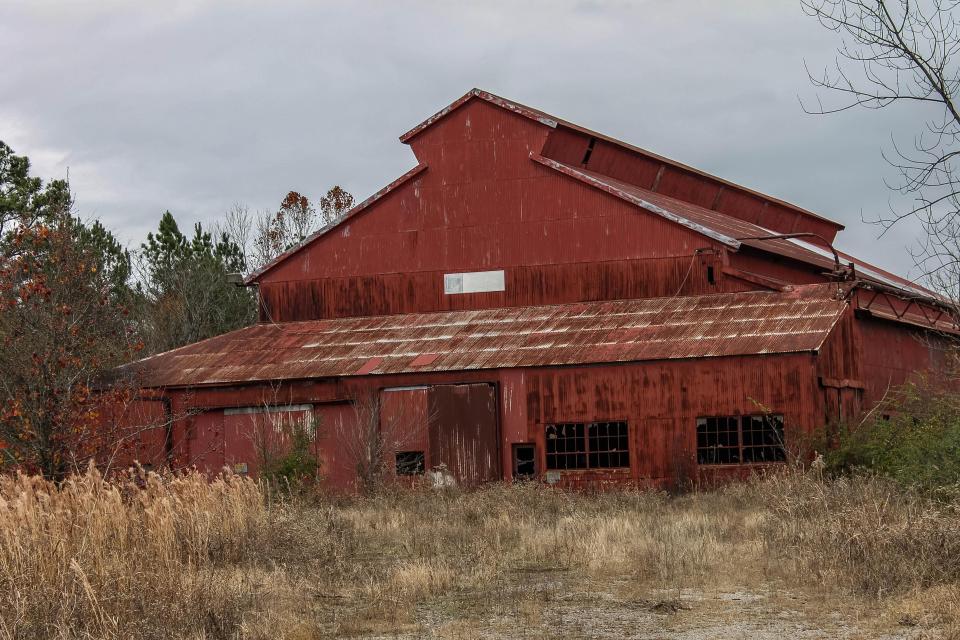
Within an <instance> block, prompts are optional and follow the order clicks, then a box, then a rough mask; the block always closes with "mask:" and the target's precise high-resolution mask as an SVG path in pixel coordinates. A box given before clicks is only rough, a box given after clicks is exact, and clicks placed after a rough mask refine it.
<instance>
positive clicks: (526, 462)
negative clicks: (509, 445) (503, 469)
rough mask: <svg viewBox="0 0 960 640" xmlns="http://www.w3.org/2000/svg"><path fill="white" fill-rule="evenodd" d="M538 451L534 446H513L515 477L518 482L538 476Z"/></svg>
mask: <svg viewBox="0 0 960 640" xmlns="http://www.w3.org/2000/svg"><path fill="white" fill-rule="evenodd" d="M536 453H537V450H536V448H535V447H534V445H532V444H515V445H513V477H514V478H515V479H518V480H525V479H528V478H533V477H534V476H536V475H537V461H536Z"/></svg>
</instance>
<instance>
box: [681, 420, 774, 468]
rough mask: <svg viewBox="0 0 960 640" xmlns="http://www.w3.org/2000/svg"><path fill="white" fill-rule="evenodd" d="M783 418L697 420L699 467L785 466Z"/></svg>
mask: <svg viewBox="0 0 960 640" xmlns="http://www.w3.org/2000/svg"><path fill="white" fill-rule="evenodd" d="M786 459H787V453H786V449H785V447H784V436H783V416H781V415H754V416H739V417H738V416H716V417H708V418H697V463H698V464H762V463H766V462H784V461H785V460H786Z"/></svg>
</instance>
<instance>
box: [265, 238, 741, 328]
mask: <svg viewBox="0 0 960 640" xmlns="http://www.w3.org/2000/svg"><path fill="white" fill-rule="evenodd" d="M707 265H714V266H716V265H717V261H716V259H715V256H712V255H710V254H702V255H699V256H695V257H694V256H680V257H676V258H650V259H646V260H617V261H610V262H592V263H576V264H554V265H538V266H517V267H507V268H506V269H504V271H505V280H506V282H505V284H506V287H505V290H504V291H500V292H491V293H471V294H462V295H447V294H445V293H444V290H443V276H444V274H445V273H448V272H447V271H430V272H420V273H408V274H386V275H380V276H355V277H344V278H324V279H310V280H299V281H295V282H267V283H263V284H261V285H260V300H261V304H262V305H263V308H264V320H272V321H274V322H287V321H298V320H316V319H321V318H349V317H355V316H373V315H394V314H400V313H415V312H417V311H456V310H466V309H490V308H496V307H518V306H531V305H543V304H550V303H556V302H586V301H595V300H623V299H631V298H658V297H664V296H672V295H676V294H680V295H698V294H700V295H702V294H708V293H717V292H720V291H731V290H732V291H736V290H738V289H736V288H734V287H736V285H735V284H733V283H721V282H717V283H715V284H710V283H709V282H708V281H707V270H706V267H707ZM491 266H492V265H491ZM715 273H716V274H717V275H716V277H717V278H718V279H719V278H720V277H721V275H722V274H720V271H719V266H717V269H716V271H715ZM749 289H756V287H755V286H752V287H749ZM744 290H746V289H744Z"/></svg>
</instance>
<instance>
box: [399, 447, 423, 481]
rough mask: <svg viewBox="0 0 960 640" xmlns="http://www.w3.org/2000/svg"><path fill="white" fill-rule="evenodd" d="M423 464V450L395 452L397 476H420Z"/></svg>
mask: <svg viewBox="0 0 960 640" xmlns="http://www.w3.org/2000/svg"><path fill="white" fill-rule="evenodd" d="M423 466H424V464H423V451H398V452H397V475H398V476H422V475H423Z"/></svg>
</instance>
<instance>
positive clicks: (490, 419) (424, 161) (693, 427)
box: [131, 89, 955, 488]
mask: <svg viewBox="0 0 960 640" xmlns="http://www.w3.org/2000/svg"><path fill="white" fill-rule="evenodd" d="M400 140H401V141H402V142H403V143H405V144H407V145H409V146H410V147H411V149H412V150H413V153H414V155H415V156H416V159H417V165H416V166H415V167H414V168H413V169H411V170H410V171H408V172H407V173H406V174H404V175H403V176H401V177H400V178H398V179H397V180H396V181H394V182H393V183H391V184H390V185H389V186H387V187H385V188H384V189H383V190H381V191H380V192H378V193H377V194H375V195H373V196H372V197H370V198H369V199H367V200H366V201H364V202H363V203H361V204H359V205H358V206H356V207H354V208H353V210H351V211H350V212H349V213H348V214H347V215H346V216H345V217H344V218H343V219H341V220H340V221H339V222H337V223H336V224H333V225H330V226H328V227H327V228H324V229H322V230H321V231H319V232H317V233H316V234H314V235H313V236H311V237H310V238H308V239H307V240H306V241H304V242H303V243H302V244H300V245H299V246H297V247H295V248H294V249H291V250H290V251H287V252H286V253H285V254H283V255H282V256H280V257H279V258H277V259H276V260H275V261H273V262H271V263H270V264H268V265H267V266H265V267H264V268H262V269H260V270H259V271H257V272H255V273H253V274H251V275H250V276H249V278H248V279H247V284H248V285H249V286H254V287H256V288H257V291H258V295H259V300H260V322H259V324H257V325H255V326H252V327H249V328H246V329H241V330H239V331H235V332H232V333H229V334H226V335H222V336H218V337H215V338H211V339H208V340H205V341H202V342H199V343H196V344H192V345H188V346H185V347H182V348H180V349H176V350H174V351H170V352H167V353H162V354H159V355H156V356H153V357H151V358H147V359H145V360H143V361H140V362H138V363H135V365H133V366H132V367H131V369H132V370H134V371H136V372H137V374H138V375H139V376H140V378H139V380H140V384H141V385H142V387H143V388H144V391H143V394H142V396H141V397H142V398H143V400H142V402H141V404H140V405H139V409H138V410H139V411H140V412H141V413H143V414H152V415H155V416H158V417H162V416H168V417H169V420H168V421H167V422H166V424H165V426H164V427H163V428H158V429H156V430H154V431H153V432H152V433H148V434H147V435H145V436H144V437H143V438H142V443H141V447H142V448H141V451H140V457H141V458H142V459H144V460H149V461H152V462H154V463H160V462H173V463H175V464H196V465H198V466H201V467H204V468H208V469H211V470H215V469H219V468H221V467H223V466H224V465H227V466H233V467H235V468H237V469H240V470H246V471H248V472H251V473H253V472H256V470H257V465H258V463H259V458H258V455H257V451H258V444H257V443H258V438H262V437H263V436H262V435H260V436H258V435H257V434H258V433H259V434H262V433H265V432H270V430H271V428H274V427H275V425H276V424H279V423H281V422H282V420H278V418H281V417H288V418H289V417H301V418H308V419H309V420H310V421H311V422H312V424H313V425H314V427H315V430H316V443H315V447H316V455H317V456H318V457H319V461H320V468H321V474H322V476H323V477H324V478H325V479H326V482H328V483H329V484H330V485H331V486H334V487H344V488H346V487H349V486H351V485H352V484H353V483H354V482H356V464H357V460H355V459H354V458H355V456H356V443H355V442H351V439H352V438H354V437H355V434H357V433H360V432H362V431H363V430H364V429H365V428H366V426H368V425H366V423H367V422H369V421H371V420H373V421H375V422H377V423H378V424H379V429H380V433H381V434H382V435H383V437H384V440H385V442H386V444H387V451H386V452H385V453H384V455H385V456H386V458H387V461H388V463H389V468H390V469H391V471H393V470H394V469H395V470H396V473H398V474H400V475H407V474H419V473H422V472H424V471H425V470H430V469H433V468H436V467H440V466H441V465H442V466H443V467H444V468H445V469H446V470H447V472H448V473H449V474H450V475H452V476H453V477H454V478H455V479H456V480H457V481H458V482H461V483H467V484H475V483H480V482H486V481H493V480H510V479H511V478H517V477H534V478H539V479H543V480H545V481H547V482H551V483H560V484H562V485H572V486H583V485H586V484H605V483H612V482H634V483H650V484H656V485H665V484H671V483H673V482H675V481H677V480H678V479H684V478H686V479H703V478H709V477H713V476H715V475H717V474H718V473H720V474H722V473H724V472H725V471H728V470H733V471H735V472H737V473H742V472H743V470H744V469H749V468H753V467H755V466H758V465H770V464H780V463H782V462H783V461H784V459H785V458H786V457H787V456H788V455H789V452H790V450H791V446H792V445H796V444H798V443H799V442H801V441H802V440H803V439H804V437H805V434H810V433H811V432H813V431H814V430H816V429H818V428H820V427H823V426H824V425H828V424H831V423H837V422H840V421H845V420H851V419H853V418H855V417H856V416H858V415H860V414H861V413H862V412H863V411H864V410H865V409H866V408H868V407H870V406H872V405H874V404H875V403H876V402H877V401H878V400H879V399H880V398H881V397H882V396H883V394H884V393H885V392H886V390H887V389H889V388H890V387H892V386H895V385H898V384H901V383H903V382H904V381H906V380H907V379H908V378H909V377H910V376H911V375H913V374H915V373H917V372H921V371H925V370H930V369H937V368H939V367H940V366H941V361H942V360H943V357H942V354H941V351H939V350H938V349H936V348H935V347H934V346H933V343H932V342H931V341H930V340H927V339H923V336H930V335H933V334H934V333H935V332H937V331H952V330H953V329H954V327H955V323H954V318H953V317H952V316H951V314H950V312H949V310H948V308H946V307H945V306H944V305H943V304H942V303H941V302H940V300H939V299H938V298H937V297H936V296H935V295H933V294H932V293H930V292H929V291H926V290H924V289H922V288H921V287H918V286H917V285H915V284H913V283H911V282H909V281H907V280H904V279H902V278H899V277H897V276H894V275H892V274H889V273H886V272H884V271H882V270H880V269H877V268H875V267H872V266H869V265H867V264H865V263H863V262H862V261H859V260H857V259H855V258H853V257H851V256H849V255H845V254H842V253H839V252H836V251H834V250H833V248H832V244H833V242H834V240H835V238H836V236H837V233H838V232H840V231H841V230H842V229H843V226H842V225H840V224H838V223H836V222H833V221H831V220H828V219H826V218H823V217H821V216H819V215H816V214H814V213H811V212H809V211H805V210H804V209H801V208H799V207H796V206H794V205H791V204H789V203H786V202H782V201H780V200H777V199H775V198H771V197H769V196H765V195H763V194H760V193H757V192H755V191H752V190H750V189H747V188H744V187H741V186H739V185H736V184H733V183H730V182H727V181H725V180H722V179H720V178H717V177H714V176H711V175H708V174H706V173H703V172H701V171H698V170H696V169H693V168H691V167H687V166H685V165H682V164H680V163H677V162H674V161H672V160H669V159H667V158H663V157H660V156H657V155H655V154H652V153H650V152H648V151H645V150H643V149H640V148H637V147H634V146H632V145H629V144H627V143H624V142H620V141H618V140H614V139H612V138H610V137H608V136H604V135H602V134H600V133H597V132H595V131H591V130H589V129H585V128H583V127H580V126H578V125H575V124H572V123H569V122H565V121H563V120H560V119H558V118H555V117H553V116H551V115H548V114H546V113H543V112H541V111H538V110H535V109H531V108H528V107H525V106H523V105H520V104H517V103H515V102H512V101H510V100H506V99H503V98H500V97H497V96H494V95H492V94H489V93H487V92H484V91H479V90H476V89H475V90H473V91H470V92H469V93H467V94H466V95H465V96H463V97H462V98H460V99H459V100H457V101H456V102H454V103H453V104H451V105H450V106H448V107H446V108H444V109H443V110H441V111H440V112H438V113H437V114H435V115H433V116H431V117H430V118H428V119H427V120H425V121H424V122H423V123H422V124H420V125H418V126H416V127H414V128H413V129H411V130H410V131H408V132H407V133H405V134H404V135H402V136H401V137H400ZM360 405H364V406H371V407H374V408H375V410H374V411H373V412H372V413H371V412H369V411H368V412H366V413H365V412H364V411H363V410H358V406H360ZM361 409H362V407H361ZM371 416H373V417H371ZM361 423H363V424H361ZM265 425H266V426H265ZM270 425H273V427H271V426H270ZM365 425H366V426H365Z"/></svg>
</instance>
